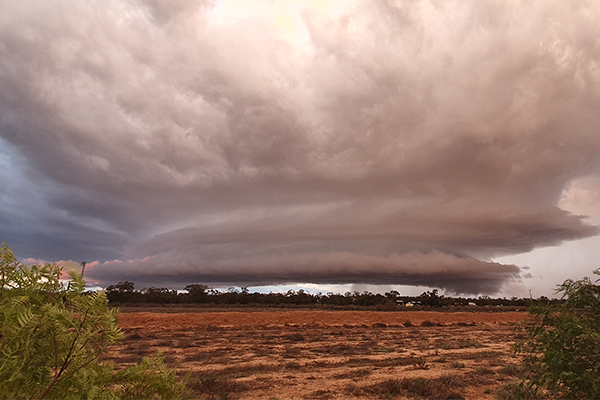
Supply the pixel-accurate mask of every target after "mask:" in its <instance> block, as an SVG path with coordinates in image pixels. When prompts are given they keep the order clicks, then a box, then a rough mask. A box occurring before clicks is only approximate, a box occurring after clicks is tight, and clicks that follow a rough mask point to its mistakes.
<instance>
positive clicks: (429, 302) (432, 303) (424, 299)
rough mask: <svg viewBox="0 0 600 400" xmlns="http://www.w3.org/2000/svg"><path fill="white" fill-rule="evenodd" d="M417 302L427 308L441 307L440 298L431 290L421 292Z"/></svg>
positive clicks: (436, 292)
mask: <svg viewBox="0 0 600 400" xmlns="http://www.w3.org/2000/svg"><path fill="white" fill-rule="evenodd" d="M418 301H420V302H421V304H422V305H424V306H428V307H441V306H442V305H443V304H442V297H440V296H439V295H438V290H437V289H433V290H432V291H427V292H423V293H422V294H421V295H420V296H419V300H418Z"/></svg>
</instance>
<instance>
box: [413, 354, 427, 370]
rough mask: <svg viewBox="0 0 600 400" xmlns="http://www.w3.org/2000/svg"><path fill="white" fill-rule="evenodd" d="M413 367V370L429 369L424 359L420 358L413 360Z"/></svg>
mask: <svg viewBox="0 0 600 400" xmlns="http://www.w3.org/2000/svg"><path fill="white" fill-rule="evenodd" d="M413 366H414V367H415V369H429V365H427V362H426V361H425V359H424V358H420V357H419V358H415V360H414V362H413Z"/></svg>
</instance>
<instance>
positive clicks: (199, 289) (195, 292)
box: [184, 283, 211, 303]
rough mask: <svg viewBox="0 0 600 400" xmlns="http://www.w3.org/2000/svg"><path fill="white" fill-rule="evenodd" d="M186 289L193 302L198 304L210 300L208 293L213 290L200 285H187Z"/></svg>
mask: <svg viewBox="0 0 600 400" xmlns="http://www.w3.org/2000/svg"><path fill="white" fill-rule="evenodd" d="M184 289H185V290H187V291H188V293H189V294H190V298H191V300H192V301H193V302H197V303H201V302H204V301H206V300H207V298H208V292H209V290H211V289H210V287H208V286H206V285H201V284H198V283H192V284H191V285H187V286H186V287H184Z"/></svg>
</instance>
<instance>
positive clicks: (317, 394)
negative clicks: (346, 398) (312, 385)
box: [311, 389, 332, 399]
mask: <svg viewBox="0 0 600 400" xmlns="http://www.w3.org/2000/svg"><path fill="white" fill-rule="evenodd" d="M311 396H312V397H314V398H319V399H329V398H331V397H332V393H331V391H330V390H323V389H319V390H316V391H314V392H313V393H312V394H311Z"/></svg>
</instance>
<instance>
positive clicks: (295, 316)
mask: <svg viewBox="0 0 600 400" xmlns="http://www.w3.org/2000/svg"><path fill="white" fill-rule="evenodd" d="M527 316H528V314H527V313H524V312H495V313H476V312H456V313H444V312H435V311H416V312H410V311H404V312H372V311H267V312H264V311H258V312H210V313H178V314H158V313H152V312H139V313H138V312H133V313H122V314H120V315H119V325H120V326H121V327H122V328H131V327H136V326H146V327H148V326H160V327H161V328H162V329H166V330H170V329H173V330H176V329H179V328H180V326H181V325H186V326H187V327H196V326H207V325H211V326H223V327H225V326H259V325H271V326H277V325H285V324H288V325H322V326H333V325H344V324H347V325H362V324H366V325H372V324H376V323H381V324H386V325H402V324H403V323H404V322H405V321H410V322H411V323H412V324H414V325H420V324H421V323H422V322H423V321H426V320H429V321H431V322H433V323H436V324H438V323H439V324H443V325H446V324H456V323H468V324H472V323H477V324H493V323H502V324H506V323H512V322H518V321H522V320H524V319H525V318H527Z"/></svg>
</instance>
